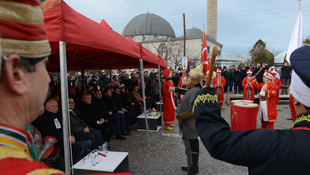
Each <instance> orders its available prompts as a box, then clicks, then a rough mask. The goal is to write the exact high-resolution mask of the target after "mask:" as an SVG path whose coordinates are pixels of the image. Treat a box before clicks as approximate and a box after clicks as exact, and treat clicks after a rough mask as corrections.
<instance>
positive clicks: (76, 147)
mask: <svg viewBox="0 0 310 175" xmlns="http://www.w3.org/2000/svg"><path fill="white" fill-rule="evenodd" d="M57 112H58V103H57V101H56V100H55V99H49V100H48V101H47V102H46V105H45V112H44V113H43V115H41V116H40V117H39V118H37V119H36V120H35V121H34V122H33V125H34V126H35V127H36V128H37V129H38V130H39V131H40V132H41V134H42V136H43V137H45V136H52V137H55V138H56V140H57V142H56V146H59V147H61V148H62V149H61V152H60V153H61V154H62V155H63V154H64V152H63V150H64V143H63V131H62V119H61V116H60V115H58V114H57ZM69 139H70V142H71V143H72V149H73V151H72V152H73V159H74V162H77V161H79V160H80V159H82V158H83V157H84V156H86V155H87V154H88V153H89V151H88V150H89V149H90V146H91V141H90V140H88V139H81V137H75V136H73V135H71V136H70V137H69Z"/></svg>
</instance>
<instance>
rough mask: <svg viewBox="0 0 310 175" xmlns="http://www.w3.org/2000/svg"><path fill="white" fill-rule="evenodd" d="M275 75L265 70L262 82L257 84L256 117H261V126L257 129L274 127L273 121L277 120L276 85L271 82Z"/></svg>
mask: <svg viewBox="0 0 310 175" xmlns="http://www.w3.org/2000/svg"><path fill="white" fill-rule="evenodd" d="M274 77H275V75H274V74H273V73H272V72H270V71H269V70H266V71H265V73H264V77H263V80H264V83H261V84H259V86H258V89H259V90H260V93H259V99H260V102H259V111H258V117H259V118H260V119H261V122H262V126H261V128H259V129H274V122H277V115H278V113H277V108H276V100H277V87H276V85H275V84H274V83H273V79H274Z"/></svg>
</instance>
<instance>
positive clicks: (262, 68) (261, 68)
mask: <svg viewBox="0 0 310 175" xmlns="http://www.w3.org/2000/svg"><path fill="white" fill-rule="evenodd" d="M262 70H263V68H260V70H259V71H258V72H257V73H256V74H255V75H254V76H253V77H256V75H257V74H259V72H260V71H262Z"/></svg>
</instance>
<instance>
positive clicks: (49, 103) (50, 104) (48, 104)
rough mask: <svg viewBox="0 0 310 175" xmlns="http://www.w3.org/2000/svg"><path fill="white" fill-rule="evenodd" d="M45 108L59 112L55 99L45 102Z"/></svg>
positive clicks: (52, 111)
mask: <svg viewBox="0 0 310 175" xmlns="http://www.w3.org/2000/svg"><path fill="white" fill-rule="evenodd" d="M45 110H47V111H48V112H51V113H54V114H56V113H57V112H58V103H57V101H56V100H55V99H53V98H52V99H49V100H48V101H47V102H46V104H45Z"/></svg>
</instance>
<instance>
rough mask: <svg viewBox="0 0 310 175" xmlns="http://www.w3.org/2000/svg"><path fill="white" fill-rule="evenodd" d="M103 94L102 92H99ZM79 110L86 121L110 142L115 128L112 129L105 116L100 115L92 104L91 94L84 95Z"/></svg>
mask: <svg viewBox="0 0 310 175" xmlns="http://www.w3.org/2000/svg"><path fill="white" fill-rule="evenodd" d="M96 92H97V91H96ZM99 92H100V93H101V91H100V90H99ZM78 110H79V111H80V112H81V114H82V116H83V119H84V121H85V122H86V123H87V124H88V125H89V126H90V127H93V128H96V129H99V130H100V131H101V134H102V136H103V140H104V141H107V142H110V140H111V137H112V135H113V133H114V132H113V129H114V128H113V127H110V126H109V125H108V124H107V123H108V122H109V121H108V120H106V119H105V118H104V116H101V115H98V112H97V111H98V110H99V109H98V108H96V105H95V104H93V103H92V97H91V95H90V94H84V95H83V96H82V101H81V103H80V105H79V106H78Z"/></svg>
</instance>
